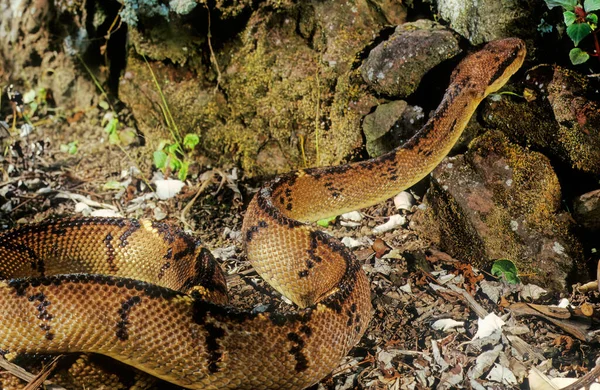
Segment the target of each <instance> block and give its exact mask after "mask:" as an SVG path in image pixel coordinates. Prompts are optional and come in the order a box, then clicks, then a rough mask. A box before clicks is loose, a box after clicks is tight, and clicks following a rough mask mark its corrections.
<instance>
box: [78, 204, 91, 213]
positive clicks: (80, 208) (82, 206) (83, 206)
mask: <svg viewBox="0 0 600 390" xmlns="http://www.w3.org/2000/svg"><path fill="white" fill-rule="evenodd" d="M89 209H90V206H88V205H87V204H85V203H83V202H77V203H75V212H76V213H83V212H84V210H89Z"/></svg>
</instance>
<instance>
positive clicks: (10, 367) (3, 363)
mask: <svg viewBox="0 0 600 390" xmlns="http://www.w3.org/2000/svg"><path fill="white" fill-rule="evenodd" d="M59 357H60V356H57V357H56V358H55V359H54V360H53V361H52V363H50V366H52V365H53V364H55V362H57V361H58V360H57V359H58V358H59ZM0 368H3V369H5V370H6V371H8V372H9V373H10V374H12V375H14V376H16V377H17V378H19V379H22V380H24V381H26V382H28V383H30V384H31V383H32V382H33V381H35V380H36V378H38V377H39V376H40V374H38V375H33V374H32V373H30V372H28V371H27V370H25V369H24V368H22V367H20V366H17V365H16V364H14V363H11V362H9V361H8V360H6V359H5V358H3V357H2V356H0ZM44 371H46V370H43V372H44ZM42 383H44V385H45V388H46V389H50V390H65V388H64V387H61V386H57V385H53V384H51V383H49V382H47V381H44V382H40V383H38V386H39V385H41V384H42ZM28 386H29V385H28ZM30 389H33V387H30Z"/></svg>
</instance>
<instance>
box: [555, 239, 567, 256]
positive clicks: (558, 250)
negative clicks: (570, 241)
mask: <svg viewBox="0 0 600 390" xmlns="http://www.w3.org/2000/svg"><path fill="white" fill-rule="evenodd" d="M552 250H554V252H556V253H558V254H559V255H564V254H565V247H564V246H562V245H560V243H559V242H558V241H554V245H553V246H552Z"/></svg>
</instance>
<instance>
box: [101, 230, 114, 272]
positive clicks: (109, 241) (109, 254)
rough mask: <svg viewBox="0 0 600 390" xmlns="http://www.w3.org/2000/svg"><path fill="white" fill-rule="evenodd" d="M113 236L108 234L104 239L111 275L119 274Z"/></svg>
mask: <svg viewBox="0 0 600 390" xmlns="http://www.w3.org/2000/svg"><path fill="white" fill-rule="evenodd" d="M112 240H113V236H112V234H110V233H108V234H107V235H106V237H105V238H104V246H106V262H107V263H108V270H109V272H111V273H116V272H117V266H116V264H115V247H114V246H113V244H112Z"/></svg>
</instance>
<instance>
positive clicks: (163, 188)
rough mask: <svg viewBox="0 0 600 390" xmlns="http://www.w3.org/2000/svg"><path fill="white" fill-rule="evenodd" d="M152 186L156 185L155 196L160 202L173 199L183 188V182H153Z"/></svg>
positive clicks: (173, 180) (167, 180) (163, 180)
mask: <svg viewBox="0 0 600 390" xmlns="http://www.w3.org/2000/svg"><path fill="white" fill-rule="evenodd" d="M154 184H156V195H157V196H158V199H160V200H166V199H170V198H172V197H174V196H175V195H177V194H178V193H179V191H181V189H182V188H183V186H185V183H184V182H182V181H181V180H175V179H162V180H155V181H154Z"/></svg>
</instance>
